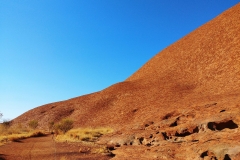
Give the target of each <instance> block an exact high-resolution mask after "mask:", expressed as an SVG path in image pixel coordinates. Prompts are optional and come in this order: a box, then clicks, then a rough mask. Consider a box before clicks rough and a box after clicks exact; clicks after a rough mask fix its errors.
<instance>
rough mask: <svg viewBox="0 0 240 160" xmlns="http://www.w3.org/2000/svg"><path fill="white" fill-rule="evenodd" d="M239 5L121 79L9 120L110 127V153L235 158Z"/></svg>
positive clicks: (239, 111) (239, 141)
mask: <svg viewBox="0 0 240 160" xmlns="http://www.w3.org/2000/svg"><path fill="white" fill-rule="evenodd" d="M239 19H240V4H237V5H236V6H234V7H232V8H230V9H229V10H227V11H225V12H224V13H222V14H221V15H219V16H218V17H216V18H215V19H213V20H211V21H210V22H208V23H206V24H205V25H203V26H201V27H199V28H198V29H196V30H195V31H193V32H192V33H190V34H189V35H187V36H185V37H184V38H182V39H180V40H179V41H177V42H176V43H174V44H172V45H171V46H169V47H167V48H166V49H164V50H163V51H161V52H160V53H158V54H157V55H156V56H155V57H153V58H152V59H151V60H150V61H149V62H147V63H146V64H145V65H144V66H143V67H142V68H140V69H139V70H138V71H137V72H136V73H134V74H133V75H132V76H130V77H129V78H128V79H127V80H126V81H124V82H120V83H117V84H114V85H112V86H110V87H108V88H106V89H104V90H102V91H99V92H96V93H92V94H89V95H84V96H80V97H76V98H73V99H70V100H66V101H62V102H56V103H51V104H47V105H44V106H40V107H37V108H34V109H32V110H30V111H28V112H26V113H24V114H23V115H21V116H19V117H17V118H16V119H14V120H13V123H12V124H13V125H17V124H19V123H21V124H23V125H24V124H25V125H26V124H27V122H29V121H30V120H32V119H37V120H38V121H39V124H40V126H39V127H40V128H47V126H48V125H47V124H48V123H49V122H51V121H54V122H57V121H59V120H60V119H62V118H65V117H69V118H71V119H73V120H74V121H75V127H89V126H91V127H99V126H101V127H112V128H113V129H114V130H115V132H114V133H112V134H110V135H106V136H104V137H102V138H101V139H100V141H99V143H104V144H107V145H108V146H109V149H111V150H112V152H113V153H114V154H116V156H115V157H114V159H179V160H181V159H182V160H187V159H189V160H190V159H191V160H192V159H218V160H228V159H232V160H237V159H240V132H239V125H240V107H239V106H240V20H239Z"/></svg>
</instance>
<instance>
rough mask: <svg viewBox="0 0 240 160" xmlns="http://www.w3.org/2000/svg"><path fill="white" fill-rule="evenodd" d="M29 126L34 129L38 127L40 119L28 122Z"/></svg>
mask: <svg viewBox="0 0 240 160" xmlns="http://www.w3.org/2000/svg"><path fill="white" fill-rule="evenodd" d="M28 125H29V127H30V128H32V129H36V128H37V126H38V121H37V120H32V121H30V122H29V123H28Z"/></svg>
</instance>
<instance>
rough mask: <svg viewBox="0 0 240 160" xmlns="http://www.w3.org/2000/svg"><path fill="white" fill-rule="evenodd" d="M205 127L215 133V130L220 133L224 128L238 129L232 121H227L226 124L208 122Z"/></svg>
mask: <svg viewBox="0 0 240 160" xmlns="http://www.w3.org/2000/svg"><path fill="white" fill-rule="evenodd" d="M207 126H208V128H209V129H210V130H212V131H215V130H219V131H221V130H223V129H225V128H229V129H235V128H238V125H237V124H236V123H234V122H233V121H232V120H229V121H226V122H209V123H208V124H207Z"/></svg>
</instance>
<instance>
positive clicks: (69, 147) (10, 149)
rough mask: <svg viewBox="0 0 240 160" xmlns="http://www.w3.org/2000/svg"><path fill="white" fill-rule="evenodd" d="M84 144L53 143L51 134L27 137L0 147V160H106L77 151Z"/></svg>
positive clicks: (101, 156)
mask: <svg viewBox="0 0 240 160" xmlns="http://www.w3.org/2000/svg"><path fill="white" fill-rule="evenodd" d="M83 147H85V146H83V145H80V144H79V143H67V142H66V143H55V142H54V141H53V139H52V135H48V136H46V137H36V138H28V139H24V140H21V141H18V142H11V143H8V144H6V145H4V146H1V147H0V153H1V154H0V160H5V159H6V160H31V159H33V160H43V159H48V160H72V159H74V160H80V159H82V160H83V159H84V160H90V159H91V160H92V159H95V160H108V159H110V158H111V157H109V156H106V155H101V154H90V153H81V152H79V149H80V148H83Z"/></svg>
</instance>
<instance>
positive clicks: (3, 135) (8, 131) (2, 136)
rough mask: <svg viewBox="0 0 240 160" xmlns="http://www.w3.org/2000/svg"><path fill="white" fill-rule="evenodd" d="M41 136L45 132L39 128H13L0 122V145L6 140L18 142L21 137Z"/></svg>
mask: <svg viewBox="0 0 240 160" xmlns="http://www.w3.org/2000/svg"><path fill="white" fill-rule="evenodd" d="M41 136H45V134H44V132H42V131H39V130H34V131H30V130H29V129H26V128H22V127H20V126H18V127H15V128H13V127H10V126H6V125H4V124H0V146H1V145H3V144H5V143H7V142H19V141H20V140H21V139H25V138H29V137H41Z"/></svg>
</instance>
